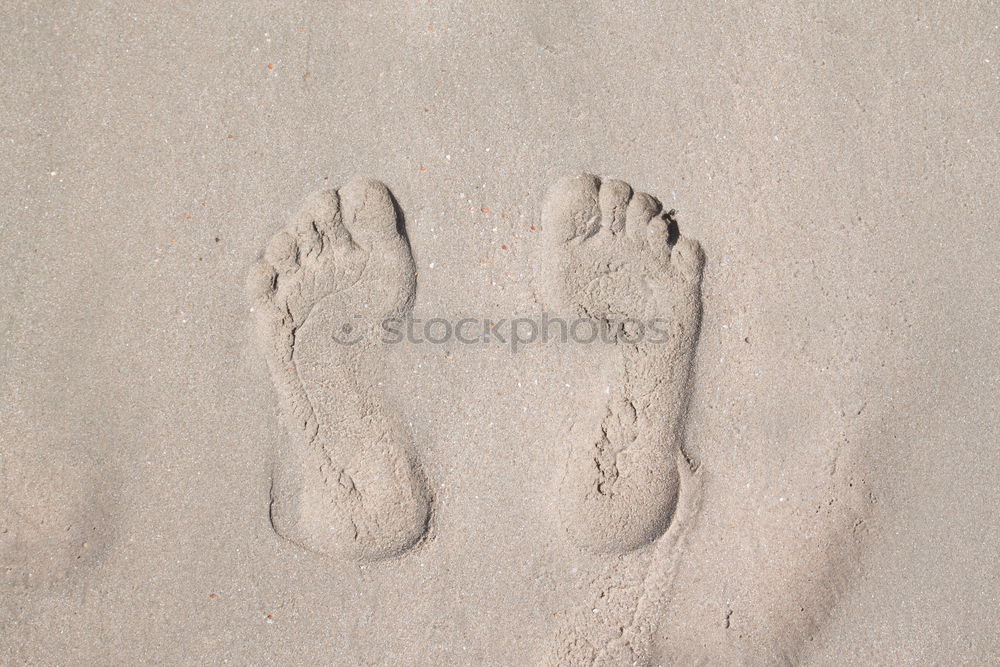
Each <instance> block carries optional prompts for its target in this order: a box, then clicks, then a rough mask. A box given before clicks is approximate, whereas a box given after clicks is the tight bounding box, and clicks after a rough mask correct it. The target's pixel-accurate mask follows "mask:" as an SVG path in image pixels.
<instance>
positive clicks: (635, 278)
mask: <svg viewBox="0 0 1000 667" xmlns="http://www.w3.org/2000/svg"><path fill="white" fill-rule="evenodd" d="M542 225H543V230H544V233H545V243H546V248H547V253H548V254H547V256H546V257H547V259H545V264H544V265H543V266H541V267H540V277H541V279H542V281H543V282H544V284H543V288H544V289H545V291H546V292H547V299H548V300H549V301H550V302H551V303H552V304H553V305H555V306H556V307H558V308H560V309H561V310H562V311H563V312H567V313H572V314H574V315H576V316H580V317H584V318H588V319H591V320H594V321H595V322H596V323H597V324H598V325H599V326H602V327H605V328H607V329H608V330H611V331H612V333H613V335H614V339H613V340H614V341H615V343H616V345H615V347H616V348H617V350H618V351H619V352H620V354H621V363H620V364H619V368H618V369H617V377H616V378H615V380H614V382H613V383H612V384H611V385H610V386H609V388H608V391H607V393H608V395H607V401H606V404H605V407H604V414H603V416H602V418H601V421H600V425H599V428H595V429H593V430H592V431H590V432H579V433H574V434H571V435H570V438H571V442H570V443H569V446H570V452H569V461H568V464H567V468H566V472H565V475H564V476H563V478H562V482H561V484H560V488H559V504H560V514H561V517H562V520H563V523H564V525H565V527H566V530H567V531H568V532H569V534H570V536H571V537H572V538H573V540H574V541H575V542H576V543H577V544H578V545H579V546H580V547H582V548H583V549H586V550H588V551H591V552H596V553H623V552H627V551H631V550H633V549H636V548H639V547H641V546H643V545H646V544H649V543H651V542H652V541H653V540H655V539H656V538H658V537H659V536H661V535H663V533H664V532H666V530H667V528H668V527H669V526H670V523H671V520H672V518H673V516H674V511H675V509H676V506H677V500H678V493H679V487H680V477H681V474H682V470H685V469H688V468H689V463H688V461H687V459H686V458H685V456H684V452H683V449H682V446H681V443H682V438H683V432H684V418H685V412H686V408H687V398H688V375H689V373H690V369H691V362H692V359H693V357H694V350H695V344H696V343H697V338H698V327H699V324H700V322H701V274H702V267H703V265H704V255H703V253H702V251H701V247H700V246H699V245H698V242H697V241H695V240H693V239H690V238H687V237H684V236H680V235H679V233H678V229H677V224H676V222H675V221H674V220H673V218H672V216H671V214H670V213H663V212H662V211H661V206H660V203H659V202H658V201H657V200H656V199H654V198H653V197H651V196H649V195H647V194H644V193H633V192H632V188H631V187H629V186H628V184H626V183H623V182H622V181H616V180H606V181H604V182H601V181H600V179H598V178H597V177H595V176H591V175H589V174H583V175H580V176H575V177H570V178H565V179H563V180H561V181H559V182H558V183H556V184H555V185H554V186H553V187H552V188H550V190H549V193H548V196H547V198H546V202H545V205H544V209H543V212H542Z"/></svg>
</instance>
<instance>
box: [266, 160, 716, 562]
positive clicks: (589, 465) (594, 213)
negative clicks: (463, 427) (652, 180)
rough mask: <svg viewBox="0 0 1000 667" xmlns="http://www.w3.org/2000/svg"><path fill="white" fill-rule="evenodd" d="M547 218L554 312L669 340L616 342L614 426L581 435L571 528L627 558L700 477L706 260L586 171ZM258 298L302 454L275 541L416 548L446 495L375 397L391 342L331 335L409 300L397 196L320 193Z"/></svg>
mask: <svg viewBox="0 0 1000 667" xmlns="http://www.w3.org/2000/svg"><path fill="white" fill-rule="evenodd" d="M541 222H542V226H541V235H542V239H543V240H542V247H541V248H540V249H539V250H540V252H538V253H537V257H538V267H537V271H536V273H537V276H538V280H539V283H540V285H539V286H540V287H541V288H542V289H543V291H544V294H545V295H546V300H547V301H549V302H550V303H551V305H554V306H556V307H558V308H560V309H561V311H562V312H564V313H567V314H570V313H572V314H576V315H578V316H581V317H587V318H591V319H593V320H595V321H597V322H598V323H603V324H604V325H609V323H613V322H622V321H632V322H640V323H641V322H649V321H652V320H654V319H655V320H656V321H657V322H659V323H663V324H665V325H666V327H667V329H666V330H667V332H668V333H669V335H668V336H666V337H665V338H660V339H658V342H656V343H653V342H649V341H643V340H638V339H637V340H633V341H632V342H629V341H625V340H619V341H618V342H617V343H616V344H615V347H616V348H617V349H618V351H619V352H620V362H619V363H616V364H615V365H616V367H617V369H618V371H617V372H618V376H617V378H616V379H615V381H614V382H613V385H612V386H610V387H609V388H608V389H607V390H606V402H605V408H604V412H603V414H600V415H590V417H591V419H589V420H586V419H581V422H586V421H589V423H590V424H591V427H590V428H588V429H585V431H584V432H577V433H568V434H567V437H568V438H569V439H570V442H568V443H566V444H568V445H569V455H568V459H567V466H566V470H565V473H564V474H563V475H562V479H561V482H560V484H559V493H558V499H559V501H558V502H559V511H560V516H561V519H562V524H563V525H564V527H565V528H566V530H567V532H568V534H569V535H570V536H571V538H572V539H573V540H574V541H575V542H576V543H577V544H578V545H579V546H580V547H581V548H583V549H585V550H587V551H590V552H595V553H624V552H626V551H630V550H633V549H636V548H639V547H641V546H643V545H646V544H649V543H651V542H652V541H654V540H655V539H656V538H657V537H659V536H660V535H662V534H663V533H664V532H665V531H666V530H667V528H668V527H669V525H670V523H671V521H672V519H673V515H674V512H675V509H676V507H677V504H678V496H679V494H680V493H681V486H682V483H681V481H682V479H685V478H686V477H685V475H686V474H687V473H688V472H689V471H690V468H689V467H688V466H689V463H688V461H687V459H686V457H685V456H684V453H683V450H682V448H681V439H682V436H683V423H684V413H685V411H686V403H687V392H688V384H689V374H690V369H691V363H692V358H693V356H694V349H695V345H696V342H697V337H698V327H699V323H700V319H701V297H700V289H701V288H700V286H701V274H702V267H703V265H704V255H703V253H702V251H701V248H700V246H699V245H698V243H697V241H694V240H693V239H689V238H686V237H683V236H680V234H679V232H678V229H677V225H676V223H675V222H674V221H673V219H672V217H671V216H670V215H669V214H665V213H663V212H662V210H661V205H660V203H659V201H657V200H656V199H655V198H653V197H651V196H649V195H647V194H644V193H633V192H632V189H631V188H630V187H629V186H628V184H626V183H623V182H622V181H616V180H605V181H603V182H602V181H601V180H600V179H598V178H597V177H595V176H591V175H589V174H582V175H579V176H573V177H567V178H564V179H562V180H560V181H559V182H557V183H556V184H555V185H553V186H552V187H551V188H550V190H549V192H548V194H547V196H546V200H545V204H544V208H543V212H542V220H541ZM248 289H249V292H250V295H251V298H252V301H253V309H254V311H255V314H256V320H257V329H258V337H259V340H260V345H261V347H262V351H263V353H264V355H265V356H266V358H267V363H268V367H269V370H270V373H271V375H272V377H273V380H274V384H275V386H276V388H277V390H278V393H279V394H280V396H281V402H282V406H281V412H282V414H283V416H284V419H285V422H286V427H287V429H288V431H289V433H290V435H291V436H292V437H293V439H294V440H295V442H296V443H297V449H296V454H295V455H294V456H292V457H291V458H290V460H286V461H283V464H282V468H283V472H282V474H280V475H279V476H276V479H275V483H274V485H273V487H272V502H271V522H272V525H273V526H274V528H275V530H276V531H277V532H278V534H279V535H281V536H282V537H284V538H286V539H288V540H290V541H292V542H295V543H297V544H299V545H300V546H302V547H304V548H307V549H309V550H311V551H314V552H318V553H321V554H326V555H329V556H334V557H337V558H346V559H351V560H361V561H372V560H380V559H385V558H390V557H393V556H396V555H399V554H401V553H403V552H405V551H406V550H408V549H410V548H412V547H413V546H414V545H416V544H418V543H419V542H420V541H421V540H422V539H423V538H424V536H425V535H426V534H427V532H428V529H429V526H430V523H431V517H432V514H433V510H432V508H433V497H432V494H431V491H430V487H429V485H428V483H427V480H426V478H425V476H424V474H423V472H422V469H421V466H420V463H419V458H418V456H417V453H416V451H415V449H414V446H413V443H412V441H411V437H410V435H409V433H408V432H407V430H406V428H405V427H404V426H402V424H401V423H400V422H399V421H398V420H397V418H396V417H395V416H394V415H393V411H392V410H391V409H389V406H387V405H385V403H384V399H383V397H382V396H380V393H379V392H378V391H377V390H376V388H375V387H373V384H374V383H373V382H372V381H371V378H372V377H375V376H377V372H378V369H379V365H380V361H381V356H382V355H381V353H380V350H379V343H378V342H375V341H373V340H371V339H363V340H362V341H361V342H360V343H359V344H357V345H351V346H344V345H338V344H337V343H336V342H335V341H334V340H332V336H331V334H332V333H334V332H335V331H337V329H338V326H339V325H341V324H342V323H343V322H345V321H347V320H348V319H349V318H359V317H360V320H358V319H354V320H352V321H361V322H363V323H365V324H364V325H363V326H371V327H375V326H377V324H378V323H380V322H382V321H384V320H385V319H387V318H394V317H403V316H405V315H406V314H407V313H408V312H409V310H410V308H411V306H412V303H413V299H414V294H415V289H416V268H415V265H414V262H413V257H412V255H411V253H410V247H409V243H408V241H407V238H406V236H405V232H404V230H403V229H402V226H401V218H400V216H399V214H398V210H397V207H396V203H395V201H394V199H393V197H392V195H391V194H390V192H389V190H388V189H387V188H386V187H385V185H383V184H382V183H379V182H377V181H374V180H368V179H359V180H355V181H353V182H351V183H349V184H347V185H345V186H344V187H342V188H340V189H339V190H336V191H333V190H324V191H320V192H317V193H315V194H313V195H312V196H311V197H310V198H309V199H308V201H307V202H306V204H305V205H304V206H303V207H302V209H301V210H300V212H299V213H298V214H297V215H296V216H295V217H294V218H293V219H292V221H291V222H290V224H289V225H288V226H287V227H286V228H285V229H284V230H282V231H280V232H278V233H277V234H276V235H275V236H274V238H272V239H271V241H270V243H269V244H268V246H267V249H266V251H265V253H264V256H263V258H262V259H261V260H260V261H259V262H258V263H257V264H256V265H255V266H254V267H253V269H252V271H251V275H250V277H249V280H248Z"/></svg>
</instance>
